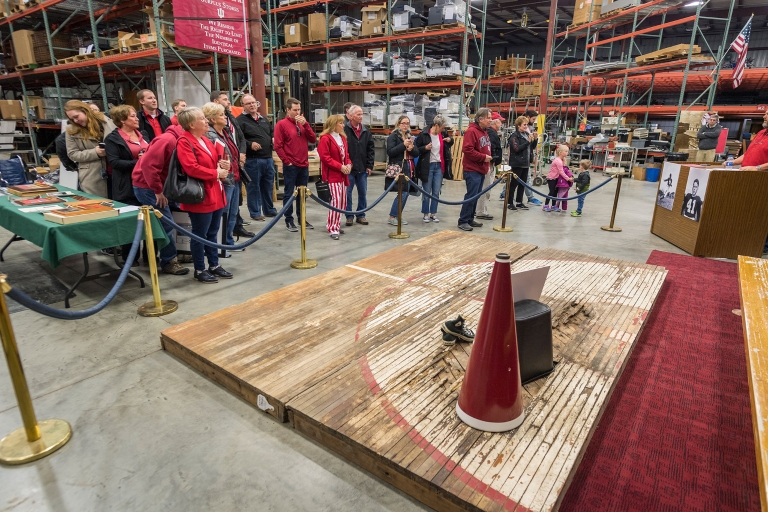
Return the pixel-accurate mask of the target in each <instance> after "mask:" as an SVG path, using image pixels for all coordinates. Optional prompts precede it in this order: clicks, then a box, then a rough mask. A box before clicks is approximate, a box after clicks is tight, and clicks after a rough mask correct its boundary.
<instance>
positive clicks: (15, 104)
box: [0, 100, 24, 119]
mask: <svg viewBox="0 0 768 512" xmlns="http://www.w3.org/2000/svg"><path fill="white" fill-rule="evenodd" d="M0 116H2V118H3V119H24V111H23V110H22V108H21V101H19V100H0Z"/></svg>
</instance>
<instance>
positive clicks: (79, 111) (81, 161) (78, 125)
mask: <svg viewBox="0 0 768 512" xmlns="http://www.w3.org/2000/svg"><path fill="white" fill-rule="evenodd" d="M64 113H65V114H66V116H67V119H69V126H68V127H67V131H66V136H65V141H66V144H67V156H69V158H70V159H71V160H72V161H73V162H75V163H76V164H77V179H78V182H79V183H80V189H81V190H82V191H83V192H87V193H89V194H93V195H96V196H100V197H109V198H111V197H112V190H111V187H108V186H107V160H106V156H107V151H106V149H105V145H104V139H105V138H106V137H107V135H109V134H110V133H112V131H113V130H114V129H115V125H114V124H113V123H112V121H111V120H109V119H107V118H106V117H105V116H104V114H102V113H101V112H94V111H93V110H91V109H90V107H88V105H87V104H85V103H83V102H82V101H80V100H69V101H68V102H67V103H66V104H65V105H64ZM100 144H101V145H100Z"/></svg>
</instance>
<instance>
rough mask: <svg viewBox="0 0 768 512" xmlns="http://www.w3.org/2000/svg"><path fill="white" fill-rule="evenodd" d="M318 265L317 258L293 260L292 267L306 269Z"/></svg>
mask: <svg viewBox="0 0 768 512" xmlns="http://www.w3.org/2000/svg"><path fill="white" fill-rule="evenodd" d="M316 266H317V260H306V261H301V260H293V261H292V262H291V268H298V269H302V270H306V269H308V268H315V267H316Z"/></svg>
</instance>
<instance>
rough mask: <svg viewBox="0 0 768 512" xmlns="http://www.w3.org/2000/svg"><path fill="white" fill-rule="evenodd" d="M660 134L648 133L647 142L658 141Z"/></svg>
mask: <svg viewBox="0 0 768 512" xmlns="http://www.w3.org/2000/svg"><path fill="white" fill-rule="evenodd" d="M660 139H661V132H648V140H660Z"/></svg>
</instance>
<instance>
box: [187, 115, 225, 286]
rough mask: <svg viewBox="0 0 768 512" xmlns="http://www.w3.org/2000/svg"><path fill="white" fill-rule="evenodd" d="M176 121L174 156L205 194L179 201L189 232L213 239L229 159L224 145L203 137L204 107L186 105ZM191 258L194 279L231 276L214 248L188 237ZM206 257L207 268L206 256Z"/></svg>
mask: <svg viewBox="0 0 768 512" xmlns="http://www.w3.org/2000/svg"><path fill="white" fill-rule="evenodd" d="M177 117H178V120H179V125H180V126H181V127H182V128H184V133H182V134H181V137H179V140H178V142H177V143H176V156H177V157H178V159H179V164H180V165H181V169H182V171H184V174H186V175H188V176H190V177H192V178H196V179H198V180H200V181H201V182H202V183H203V188H204V190H205V197H204V199H203V201H202V202H201V203H197V204H183V203H182V204H180V205H179V208H181V210H182V211H185V212H187V213H188V214H189V220H190V221H191V223H192V232H193V233H194V234H196V235H197V236H199V237H202V238H205V239H206V240H210V241H211V242H216V235H217V234H218V232H219V227H220V226H221V214H222V213H223V211H224V206H226V204H227V201H226V199H225V197H224V187H223V186H222V184H221V180H223V179H226V177H227V175H228V174H229V161H228V160H226V159H225V158H224V148H223V146H222V145H221V144H214V143H212V142H211V141H210V140H208V139H207V138H206V137H205V134H206V132H207V131H208V121H206V119H205V116H204V115H203V111H202V110H200V109H199V108H194V107H193V108H186V109H184V110H182V111H181V112H179V114H178V116H177ZM189 245H190V250H191V251H192V261H193V262H194V264H195V279H197V280H198V281H200V282H201V283H217V282H218V281H219V279H218V278H219V277H220V278H222V279H232V274H230V273H229V272H227V271H226V270H224V269H223V268H221V267H220V266H219V255H218V252H217V251H216V249H214V248H213V247H210V246H208V245H204V244H203V243H201V242H197V241H195V240H192V241H190V243H189ZM206 257H207V258H208V269H206V268H205V258H206Z"/></svg>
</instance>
